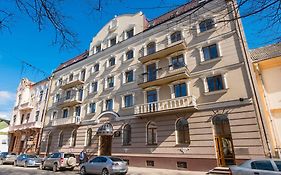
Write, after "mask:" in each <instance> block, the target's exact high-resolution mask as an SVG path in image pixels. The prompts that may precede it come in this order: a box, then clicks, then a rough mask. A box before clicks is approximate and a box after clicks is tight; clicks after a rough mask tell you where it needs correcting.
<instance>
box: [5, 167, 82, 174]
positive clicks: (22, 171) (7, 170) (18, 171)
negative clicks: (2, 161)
mask: <svg viewBox="0 0 281 175" xmlns="http://www.w3.org/2000/svg"><path fill="white" fill-rule="evenodd" d="M37 174H40V175H41V174H43V175H54V174H55V175H61V174H67V175H74V174H75V175H77V174H79V173H78V171H60V172H53V171H51V170H40V169H39V168H33V167H28V168H23V167H15V166H12V165H0V175H37Z"/></svg>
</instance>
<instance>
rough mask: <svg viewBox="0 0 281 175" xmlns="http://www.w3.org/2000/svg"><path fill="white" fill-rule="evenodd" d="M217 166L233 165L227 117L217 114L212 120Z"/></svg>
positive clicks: (232, 151)
mask: <svg viewBox="0 0 281 175" xmlns="http://www.w3.org/2000/svg"><path fill="white" fill-rule="evenodd" d="M212 123H213V125H214V137H215V146H216V154H217V165H218V166H222V167H225V166H229V165H234V164H235V154H234V148H233V141H232V135H231V130H230V124H229V119H228V118H227V115H224V114H218V115H216V116H215V117H213V119H212Z"/></svg>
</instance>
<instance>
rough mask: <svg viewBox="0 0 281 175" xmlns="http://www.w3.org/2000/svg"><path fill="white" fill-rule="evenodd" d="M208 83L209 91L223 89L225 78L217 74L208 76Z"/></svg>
mask: <svg viewBox="0 0 281 175" xmlns="http://www.w3.org/2000/svg"><path fill="white" fill-rule="evenodd" d="M206 80H207V84H208V90H209V92H213V91H218V90H223V89H224V86H223V78H222V76H221V75H216V76H212V77H207V78H206Z"/></svg>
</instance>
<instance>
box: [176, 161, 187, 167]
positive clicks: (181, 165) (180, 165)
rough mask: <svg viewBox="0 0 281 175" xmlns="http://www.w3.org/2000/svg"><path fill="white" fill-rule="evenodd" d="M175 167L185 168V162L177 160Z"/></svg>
mask: <svg viewBox="0 0 281 175" xmlns="http://www.w3.org/2000/svg"><path fill="white" fill-rule="evenodd" d="M177 168H185V169H186V168H187V163H186V162H177Z"/></svg>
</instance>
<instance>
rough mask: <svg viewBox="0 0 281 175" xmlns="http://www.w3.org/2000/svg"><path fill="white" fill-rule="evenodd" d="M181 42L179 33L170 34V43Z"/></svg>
mask: <svg viewBox="0 0 281 175" xmlns="http://www.w3.org/2000/svg"><path fill="white" fill-rule="evenodd" d="M180 40H182V36H181V31H176V32H174V33H172V34H171V43H174V42H177V41H180Z"/></svg>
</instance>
